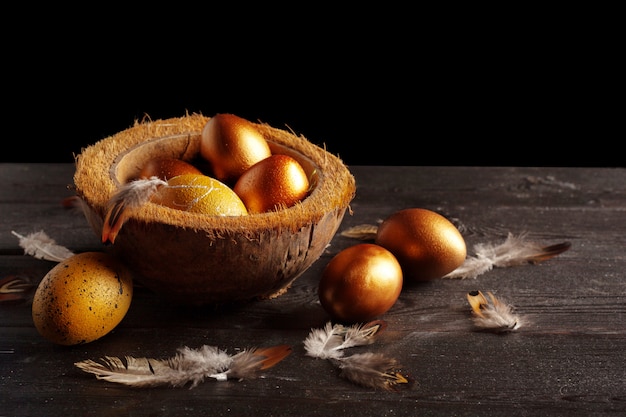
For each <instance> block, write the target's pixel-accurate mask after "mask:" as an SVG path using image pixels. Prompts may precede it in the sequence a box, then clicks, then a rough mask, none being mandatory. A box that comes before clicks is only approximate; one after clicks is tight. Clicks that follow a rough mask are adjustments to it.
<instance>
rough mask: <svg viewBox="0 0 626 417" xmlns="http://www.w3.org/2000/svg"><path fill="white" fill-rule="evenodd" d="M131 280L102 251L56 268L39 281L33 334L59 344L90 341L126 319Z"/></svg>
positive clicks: (90, 253) (124, 267)
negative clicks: (38, 334) (35, 331)
mask: <svg viewBox="0 0 626 417" xmlns="http://www.w3.org/2000/svg"><path fill="white" fill-rule="evenodd" d="M132 297H133V278H132V275H131V273H130V272H129V270H128V269H127V268H126V266H124V265H123V264H122V263H121V262H120V261H119V260H117V259H116V258H115V257H113V256H112V255H109V254H106V253H104V252H83V253H79V254H77V255H74V256H72V257H70V258H68V259H66V260H64V261H61V262H59V263H58V264H56V265H55V266H54V267H53V268H52V269H51V270H50V271H48V273H47V274H46V275H45V276H44V278H43V279H42V280H41V282H40V283H39V285H38V286H37V289H36V291H35V295H34V297H33V304H32V317H33V322H34V324H35V328H36V329H37V331H38V332H39V333H40V334H41V335H42V336H43V337H45V338H46V339H48V340H50V341H51V342H54V343H57V344H59V345H67V346H69V345H78V344H82V343H89V342H93V341H94V340H97V339H99V338H101V337H102V336H104V335H106V334H108V333H109V332H111V331H112V330H113V329H114V328H115V327H116V326H117V325H118V324H119V323H120V322H121V321H122V319H123V318H124V317H125V316H126V313H127V312H128V309H129V308H130V304H131V300H132Z"/></svg>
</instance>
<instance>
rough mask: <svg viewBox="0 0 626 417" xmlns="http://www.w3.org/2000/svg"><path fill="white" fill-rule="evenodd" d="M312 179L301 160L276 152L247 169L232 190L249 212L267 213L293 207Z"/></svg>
mask: <svg viewBox="0 0 626 417" xmlns="http://www.w3.org/2000/svg"><path fill="white" fill-rule="evenodd" d="M309 185H310V184H309V179H308V177H307V174H306V172H305V171H304V169H303V168H302V166H301V165H300V163H299V162H298V161H296V160H295V159H294V158H292V157H290V156H288V155H281V154H275V155H271V156H269V157H267V158H265V159H263V160H262V161H259V162H257V163H256V164H254V165H253V166H251V167H250V168H249V169H248V170H246V171H245V172H244V173H243V174H241V176H240V177H239V180H237V182H236V183H235V186H234V187H233V190H234V191H235V193H236V194H237V195H238V196H239V197H240V198H241V200H242V201H243V203H244V204H245V206H246V208H247V209H248V213H264V212H266V211H270V210H278V209H282V208H287V207H291V206H293V205H294V204H296V203H297V202H299V201H301V200H302V199H303V198H305V197H306V195H307V193H308V192H309Z"/></svg>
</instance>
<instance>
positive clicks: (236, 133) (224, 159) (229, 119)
mask: <svg viewBox="0 0 626 417" xmlns="http://www.w3.org/2000/svg"><path fill="white" fill-rule="evenodd" d="M271 154H272V152H271V150H270V147H269V144H268V143H267V141H266V140H265V137H263V135H262V134H261V132H260V131H259V130H258V129H257V128H256V127H255V126H254V125H253V124H252V123H250V122H249V121H248V120H246V119H244V118H242V117H239V116H236V115H234V114H228V113H222V114H217V115H215V116H213V117H212V118H210V119H209V120H208V121H207V123H206V124H205V125H204V127H203V129H202V138H201V142H200V155H201V156H202V157H203V158H204V159H205V160H206V161H208V162H209V164H210V166H211V170H212V173H211V175H212V176H214V177H215V178H216V179H218V180H220V181H222V182H225V183H227V184H231V183H234V182H235V181H236V180H237V179H238V178H239V176H240V175H241V174H243V172H244V171H245V170H247V169H248V168H250V167H251V166H252V165H254V164H256V163H257V162H259V161H260V160H262V159H265V158H267V157H268V156H270V155H271Z"/></svg>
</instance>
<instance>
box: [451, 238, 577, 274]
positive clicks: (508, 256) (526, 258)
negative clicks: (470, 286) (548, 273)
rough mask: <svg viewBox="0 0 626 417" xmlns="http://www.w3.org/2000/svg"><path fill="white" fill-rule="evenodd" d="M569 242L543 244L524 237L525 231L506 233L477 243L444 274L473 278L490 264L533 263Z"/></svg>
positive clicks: (562, 250)
mask: <svg viewBox="0 0 626 417" xmlns="http://www.w3.org/2000/svg"><path fill="white" fill-rule="evenodd" d="M570 246H571V244H570V243H569V242H563V243H559V244H556V245H550V246H543V245H540V244H538V243H536V242H531V241H528V240H526V235H525V234H521V235H520V236H514V235H513V234H511V233H509V234H508V236H507V238H506V240H505V241H504V242H503V243H500V244H493V243H489V244H478V245H476V246H475V247H474V252H475V255H474V256H469V257H467V258H466V259H465V262H463V264H462V265H461V266H459V267H458V268H457V269H455V270H454V271H452V272H450V273H449V274H447V275H445V276H444V277H443V278H462V279H465V278H476V277H477V276H479V275H481V274H484V273H485V272H489V271H490V270H492V269H493V268H505V267H509V266H517V265H522V264H527V263H532V264H536V263H539V262H543V261H546V260H548V259H550V258H553V257H555V256H557V255H559V254H561V253H563V252H565V251H566V250H568V249H569V248H570Z"/></svg>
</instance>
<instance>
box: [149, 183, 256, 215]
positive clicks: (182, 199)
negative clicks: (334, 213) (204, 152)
mask: <svg viewBox="0 0 626 417" xmlns="http://www.w3.org/2000/svg"><path fill="white" fill-rule="evenodd" d="M152 202H153V203H156V204H161V205H164V206H167V207H170V208H174V209H177V210H183V211H189V212H192V213H202V214H208V215H213V216H244V215H247V214H248V210H247V209H246V206H245V205H244V203H243V201H241V198H239V196H238V195H237V194H235V192H234V191H233V190H232V188H230V187H228V186H227V185H226V184H224V183H222V182H220V181H218V180H216V179H215V178H211V177H209V176H207V175H198V174H184V175H178V176H176V177H173V178H170V179H169V180H168V181H167V185H166V186H163V187H161V188H159V190H158V191H157V192H156V193H155V194H154V195H153V196H152Z"/></svg>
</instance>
